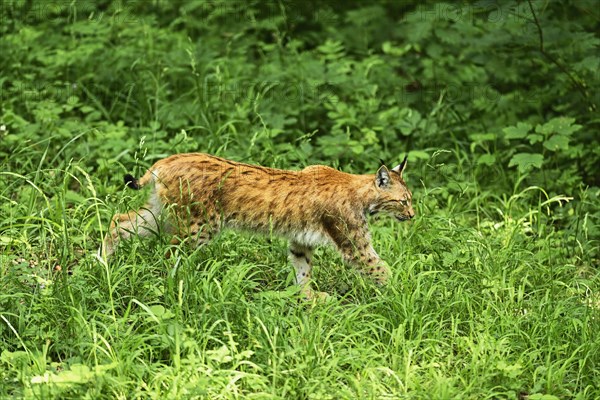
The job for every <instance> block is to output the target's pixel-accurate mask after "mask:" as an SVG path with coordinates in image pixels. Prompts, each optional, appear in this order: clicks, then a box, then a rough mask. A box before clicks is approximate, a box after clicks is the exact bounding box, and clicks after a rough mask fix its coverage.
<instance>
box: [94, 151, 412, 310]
mask: <svg viewBox="0 0 600 400" xmlns="http://www.w3.org/2000/svg"><path fill="white" fill-rule="evenodd" d="M405 167H406V158H404V161H403V162H402V163H401V164H400V165H398V166H396V167H395V168H392V169H388V168H387V167H386V166H385V165H382V166H381V167H380V168H379V169H378V171H377V173H376V174H373V175H353V174H348V173H344V172H341V171H338V170H335V169H333V168H330V167H326V166H321V165H313V166H309V167H307V168H305V169H303V170H302V171H287V170H280V169H273V168H266V167H261V166H257V165H249V164H243V163H239V162H235V161H230V160H226V159H223V158H220V157H215V156H212V155H208V154H201V153H193V154H178V155H173V156H171V157H168V158H165V159H163V160H160V161H158V162H157V163H155V164H154V165H153V166H152V167H151V168H150V169H149V170H148V171H147V172H146V174H145V175H144V176H143V177H142V178H140V180H139V181H138V180H136V179H135V178H133V177H132V176H130V175H127V176H126V177H125V182H126V184H127V185H128V186H129V187H131V188H133V189H139V188H140V187H142V186H144V185H147V184H149V183H150V184H152V186H153V187H152V189H151V193H150V198H149V200H148V202H147V204H146V205H145V206H144V207H142V208H140V209H139V210H137V211H130V212H128V213H126V214H117V215H115V216H114V217H113V219H112V223H111V227H110V232H109V234H108V235H107V237H106V239H105V241H104V243H103V247H102V250H101V251H102V253H103V255H104V256H110V255H111V254H112V253H113V252H114V251H115V247H116V246H117V244H118V241H119V240H120V239H124V238H128V237H130V236H131V235H134V234H135V235H138V236H140V237H141V236H148V235H150V234H151V233H152V232H156V231H157V228H158V224H162V228H163V229H164V230H166V231H168V232H170V233H172V234H174V235H175V236H174V237H175V239H174V241H175V242H176V241H178V240H181V239H183V238H186V237H189V238H190V239H191V240H192V241H193V242H194V243H195V244H197V245H200V244H203V243H206V242H208V241H209V240H210V239H211V237H213V236H214V235H215V234H217V233H218V232H219V230H221V228H223V227H232V228H239V229H246V230H250V231H259V232H267V233H268V232H275V233H277V234H280V235H282V236H284V237H286V238H287V239H289V241H290V246H289V253H290V258H291V262H292V264H293V265H294V268H295V272H296V282H297V283H298V285H300V286H301V287H302V292H303V294H304V295H305V296H306V297H308V298H311V297H313V296H315V295H316V296H325V294H323V293H318V292H313V291H312V290H311V287H310V276H311V269H312V254H313V250H314V248H315V247H316V246H318V245H321V244H331V245H333V246H334V247H335V248H337V249H338V250H339V252H340V253H341V255H342V257H343V259H344V260H345V261H346V262H347V263H349V264H351V265H353V266H355V267H357V268H359V269H360V271H362V272H364V273H366V274H368V275H370V276H371V277H372V278H373V279H374V280H375V281H376V282H377V283H379V284H384V283H385V282H386V281H387V280H388V279H389V277H390V273H391V271H390V269H389V267H388V265H387V264H386V263H385V262H384V261H382V260H381V259H380V258H379V256H378V255H377V253H376V252H375V250H374V249H373V246H372V244H371V235H370V233H369V227H368V224H367V214H375V213H378V212H380V211H381V212H386V213H388V214H391V215H392V216H394V217H395V218H396V219H398V220H400V221H404V220H408V219H411V218H412V217H414V215H415V213H414V211H413V207H412V194H411V192H410V190H408V188H407V186H406V184H405V183H404V180H403V179H402V172H403V171H404V168H405ZM163 212H165V215H164V216H163V217H162V218H161V217H160V214H161V213H163ZM161 221H162V222H161Z"/></svg>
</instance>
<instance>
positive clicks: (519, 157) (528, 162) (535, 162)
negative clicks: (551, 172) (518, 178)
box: [508, 153, 544, 173]
mask: <svg viewBox="0 0 600 400" xmlns="http://www.w3.org/2000/svg"><path fill="white" fill-rule="evenodd" d="M543 162H544V156H543V155H541V154H532V153H518V154H515V155H514V156H513V157H512V158H511V159H510V162H509V163H508V166H509V167H514V166H516V167H518V168H519V172H521V173H523V172H527V171H529V170H531V169H533V168H541V167H542V163H543Z"/></svg>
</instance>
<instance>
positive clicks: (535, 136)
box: [527, 133, 544, 144]
mask: <svg viewBox="0 0 600 400" xmlns="http://www.w3.org/2000/svg"><path fill="white" fill-rule="evenodd" d="M527 139H529V144H535V143H539V142H543V141H544V137H543V136H542V135H538V134H537V133H530V134H529V135H527Z"/></svg>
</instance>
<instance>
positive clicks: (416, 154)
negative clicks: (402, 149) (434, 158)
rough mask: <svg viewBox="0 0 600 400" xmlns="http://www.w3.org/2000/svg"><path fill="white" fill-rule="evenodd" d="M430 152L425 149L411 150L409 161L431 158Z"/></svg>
mask: <svg viewBox="0 0 600 400" xmlns="http://www.w3.org/2000/svg"><path fill="white" fill-rule="evenodd" d="M429 158H430V156H429V153H427V152H426V151H423V150H411V151H410V152H409V153H408V161H416V160H429Z"/></svg>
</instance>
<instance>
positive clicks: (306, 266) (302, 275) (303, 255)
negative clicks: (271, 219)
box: [289, 241, 329, 300]
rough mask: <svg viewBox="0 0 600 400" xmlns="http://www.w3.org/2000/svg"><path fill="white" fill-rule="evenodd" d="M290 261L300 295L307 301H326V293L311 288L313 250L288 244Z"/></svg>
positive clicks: (299, 245) (293, 243) (294, 243)
mask: <svg viewBox="0 0 600 400" xmlns="http://www.w3.org/2000/svg"><path fill="white" fill-rule="evenodd" d="M289 253H290V260H291V262H292V265H293V266H294V272H295V273H296V284H297V285H298V286H300V288H301V289H300V290H301V293H302V295H303V296H304V297H305V298H306V299H308V300H313V299H317V300H320V299H326V298H327V297H329V295H328V294H327V293H324V292H317V291H315V290H313V289H312V288H311V285H310V282H311V273H312V256H313V249H312V248H310V247H307V246H303V245H301V244H299V243H296V242H293V241H292V242H290V248H289Z"/></svg>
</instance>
